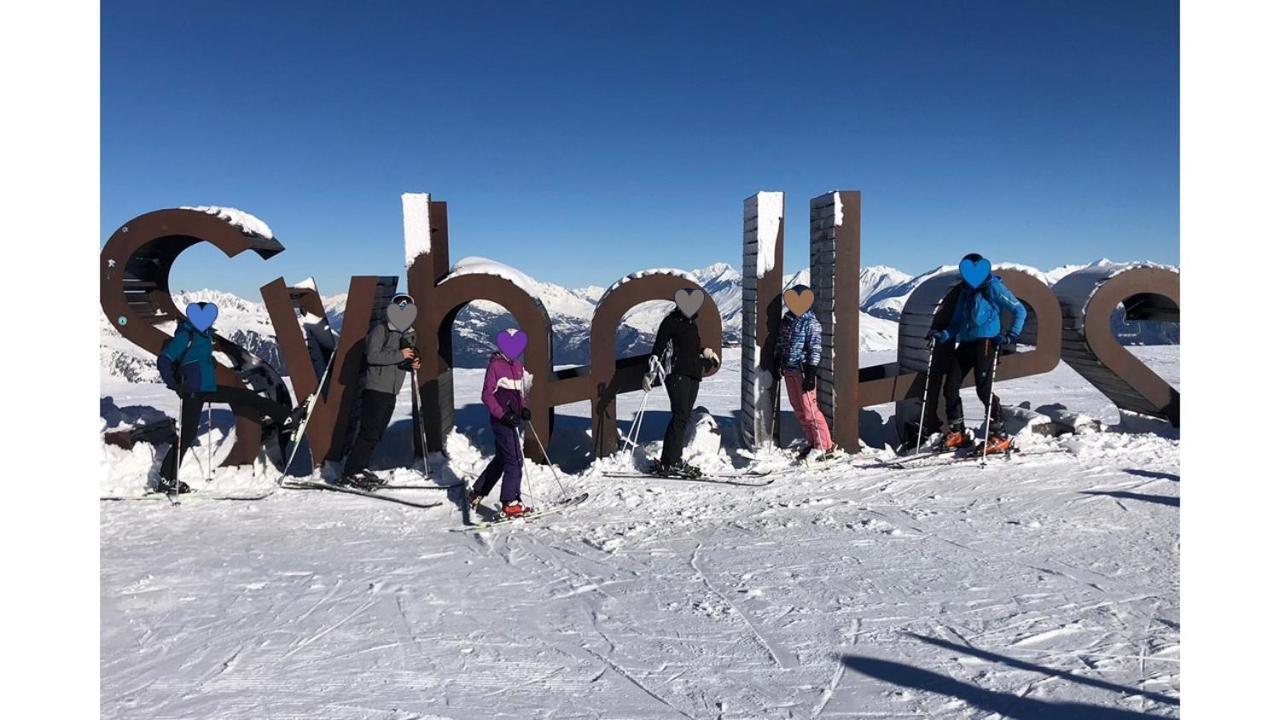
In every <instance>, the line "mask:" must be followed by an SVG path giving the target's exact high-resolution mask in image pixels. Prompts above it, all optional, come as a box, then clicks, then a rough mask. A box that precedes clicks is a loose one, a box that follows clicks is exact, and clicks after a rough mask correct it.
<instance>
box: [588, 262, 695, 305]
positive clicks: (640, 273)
mask: <svg viewBox="0 0 1280 720" xmlns="http://www.w3.org/2000/svg"><path fill="white" fill-rule="evenodd" d="M664 274H669V275H678V276H680V277H682V278H684V279H685V280H688V281H689V284H690V285H693V286H694V287H702V285H701V284H700V283H699V282H698V279H697V278H696V277H694V276H693V274H692V273H687V272H685V271H684V270H677V269H676V268H649V269H648V270H637V271H635V272H633V273H631V274H630V275H628V276H626V277H624V278H622V279H621V280H619V281H617V282H615V283H614V284H612V285H610V286H609V289H608V290H605V291H604V293H603V294H602V295H601V296H600V298H601V299H602V300H603V299H604V297H605V296H606V295H608V294H609V293H611V292H613V291H614V290H617V289H618V288H620V287H622V286H623V285H625V284H626V283H629V282H631V281H632V280H639V279H640V278H642V277H648V276H650V275H664Z"/></svg>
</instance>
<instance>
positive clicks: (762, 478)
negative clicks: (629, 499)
mask: <svg viewBox="0 0 1280 720" xmlns="http://www.w3.org/2000/svg"><path fill="white" fill-rule="evenodd" d="M771 474H772V473H767V472H757V471H748V472H742V473H733V474H728V473H716V474H708V475H698V476H696V477H685V476H680V475H657V474H654V473H642V472H639V471H635V472H630V471H625V470H619V471H609V472H605V473H603V475H604V476H605V477H609V478H646V479H652V480H675V481H677V482H701V483H710V484H712V485H732V486H737V487H764V486H765V485H769V484H771V483H772V482H773V481H774V480H776V479H777V478H773V477H769V475H771ZM744 478H750V479H744Z"/></svg>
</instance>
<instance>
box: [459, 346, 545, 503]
mask: <svg viewBox="0 0 1280 720" xmlns="http://www.w3.org/2000/svg"><path fill="white" fill-rule="evenodd" d="M532 386H533V376H532V375H530V374H529V372H528V371H526V370H525V369H524V364H523V363H521V362H520V360H518V359H512V358H509V357H507V356H506V355H504V354H503V353H501V352H495V353H494V354H493V355H491V356H489V368H488V369H487V370H486V371H485V373H484V389H483V390H482V391H481V393H480V399H481V401H483V402H484V405H485V407H486V408H488V409H489V423H490V425H491V426H492V427H493V447H494V451H495V453H494V456H493V460H491V461H489V465H488V467H486V468H485V469H484V472H482V473H480V477H479V478H477V479H476V484H475V486H474V487H472V489H471V494H470V497H469V500H470V502H471V505H472V507H475V506H476V505H478V504H479V502H480V500H481V499H483V498H484V496H485V495H488V494H489V491H490V490H492V489H493V486H494V485H495V484H497V482H498V478H502V492H501V494H500V495H499V499H500V500H501V501H502V512H503V514H504V515H506V516H508V517H518V516H520V515H523V514H524V513H525V512H527V511H528V510H527V508H526V507H525V506H524V504H523V503H522V502H521V501H520V480H521V479H522V476H523V465H524V453H523V452H522V451H521V449H520V432H519V430H520V427H521V426H522V425H523V424H524V422H525V421H526V420H528V419H529V418H530V417H532V414H531V413H530V412H529V409H528V408H527V407H525V397H526V395H527V393H528V392H529V388H530V387H532Z"/></svg>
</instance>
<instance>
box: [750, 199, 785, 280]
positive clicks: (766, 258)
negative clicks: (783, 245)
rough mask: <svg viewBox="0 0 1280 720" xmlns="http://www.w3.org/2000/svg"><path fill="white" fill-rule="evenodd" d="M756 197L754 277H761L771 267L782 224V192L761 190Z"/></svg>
mask: <svg viewBox="0 0 1280 720" xmlns="http://www.w3.org/2000/svg"><path fill="white" fill-rule="evenodd" d="M756 198H757V201H756V228H757V230H756V238H757V245H756V277H757V278H763V277H764V275H765V273H767V272H769V271H770V270H772V269H773V256H774V253H775V252H776V251H777V242H778V229H779V226H781V225H782V193H780V192H762V193H758V194H757V195H756Z"/></svg>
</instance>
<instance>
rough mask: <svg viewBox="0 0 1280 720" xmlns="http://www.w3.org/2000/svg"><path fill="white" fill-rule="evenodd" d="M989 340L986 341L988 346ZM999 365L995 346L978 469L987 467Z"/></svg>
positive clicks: (998, 347) (998, 348) (997, 349)
mask: <svg viewBox="0 0 1280 720" xmlns="http://www.w3.org/2000/svg"><path fill="white" fill-rule="evenodd" d="M990 342H991V341H990V340H988V341H987V343H988V346H989V345H990ZM999 364H1000V346H999V345H997V346H996V349H995V353H994V354H993V355H992V356H991V380H990V383H991V384H990V385H988V386H987V431H986V433H984V434H985V435H986V437H984V438H983V439H982V460H981V461H980V462H979V463H978V467H986V466H987V444H988V443H989V442H991V418H992V417H994V415H995V413H994V412H992V409H991V401H992V399H993V398H994V397H995V396H996V366H998V365H999Z"/></svg>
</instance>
